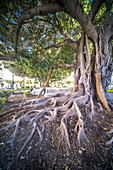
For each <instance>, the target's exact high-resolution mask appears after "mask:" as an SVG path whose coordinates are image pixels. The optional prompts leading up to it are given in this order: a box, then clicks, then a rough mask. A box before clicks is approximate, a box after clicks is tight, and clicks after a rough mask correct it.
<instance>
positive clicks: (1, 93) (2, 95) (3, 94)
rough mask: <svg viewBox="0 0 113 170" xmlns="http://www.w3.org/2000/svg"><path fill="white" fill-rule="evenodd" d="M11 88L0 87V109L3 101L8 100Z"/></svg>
mask: <svg viewBox="0 0 113 170" xmlns="http://www.w3.org/2000/svg"><path fill="white" fill-rule="evenodd" d="M12 92H13V90H10V89H0V109H2V110H3V105H4V103H5V102H6V101H7V100H8V98H9V97H10V95H11V94H12Z"/></svg>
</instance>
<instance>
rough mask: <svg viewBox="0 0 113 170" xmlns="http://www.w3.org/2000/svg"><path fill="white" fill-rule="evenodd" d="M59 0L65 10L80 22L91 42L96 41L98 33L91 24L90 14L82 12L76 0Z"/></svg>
mask: <svg viewBox="0 0 113 170" xmlns="http://www.w3.org/2000/svg"><path fill="white" fill-rule="evenodd" d="M60 2H61V3H62V4H63V5H64V7H65V11H66V12H67V13H68V14H70V15H71V16H72V17H73V18H74V19H76V20H77V21H78V22H79V23H80V25H81V27H82V28H83V30H84V31H85V32H86V33H87V35H88V37H89V38H90V39H91V40H92V41H93V42H97V39H98V34H97V32H96V30H95V27H94V25H93V24H92V21H91V19H90V16H88V15H87V14H86V13H85V12H84V10H83V8H82V6H81V5H80V4H79V2H78V0H60Z"/></svg>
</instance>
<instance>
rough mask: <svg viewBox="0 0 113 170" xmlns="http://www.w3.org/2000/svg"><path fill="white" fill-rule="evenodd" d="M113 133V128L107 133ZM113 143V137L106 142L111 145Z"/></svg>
mask: <svg viewBox="0 0 113 170" xmlns="http://www.w3.org/2000/svg"><path fill="white" fill-rule="evenodd" d="M112 134H113V129H111V130H110V131H109V132H107V135H109V136H110V135H112ZM112 143H113V137H112V138H111V139H110V140H109V141H108V142H106V145H111V144H112Z"/></svg>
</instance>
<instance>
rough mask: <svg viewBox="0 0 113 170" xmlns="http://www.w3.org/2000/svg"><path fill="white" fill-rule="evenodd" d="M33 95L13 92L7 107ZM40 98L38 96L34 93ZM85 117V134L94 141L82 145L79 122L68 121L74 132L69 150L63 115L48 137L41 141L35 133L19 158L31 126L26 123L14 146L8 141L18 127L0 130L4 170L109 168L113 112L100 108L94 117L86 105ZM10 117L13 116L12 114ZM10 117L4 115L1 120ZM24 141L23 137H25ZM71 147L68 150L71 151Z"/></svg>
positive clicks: (111, 165)
mask: <svg viewBox="0 0 113 170" xmlns="http://www.w3.org/2000/svg"><path fill="white" fill-rule="evenodd" d="M30 98H32V97H23V95H22V94H18V95H17V94H16V95H12V96H11V97H10V99H9V100H8V101H7V102H6V104H5V106H4V109H5V110H7V109H10V108H12V105H14V104H17V103H21V102H22V101H26V100H29V99H30ZM34 98H36V96H34ZM81 112H82V113H84V114H83V118H84V122H85V124H84V127H85V133H86V135H87V137H88V139H89V141H90V143H87V141H85V140H84V141H83V142H82V146H81V148H79V147H78V143H77V136H76V134H75V132H74V130H73V129H74V126H75V121H76V120H73V119H71V118H70V119H69V120H68V124H67V126H68V131H69V135H70V143H71V150H68V148H67V149H66V145H65V142H63V143H62V142H61V139H60V133H59V131H58V127H59V125H60V120H61V118H60V116H58V117H57V119H56V120H55V121H53V122H52V123H48V124H47V125H46V129H45V132H44V139H43V141H42V142H41V143H40V141H39V136H38V134H37V133H35V135H34V136H33V138H32V139H31V141H30V142H29V144H28V145H27V146H26V147H25V149H24V152H23V153H22V154H21V156H20V158H19V160H16V156H17V154H18V152H19V150H20V149H21V147H22V146H23V142H25V140H26V138H27V136H29V134H30V130H31V127H30V126H28V125H26V124H24V125H22V127H23V128H24V130H23V133H20V134H18V136H17V137H16V142H15V144H14V145H13V146H10V144H9V143H8V142H7V141H9V139H10V137H11V135H12V134H13V132H14V128H9V129H6V130H4V131H2V132H1V131H0V170H17V169H18V170H27V169H28V170H42V169H44V170H46V169H47V170H53V169H55V170H63V169H65V170H68V169H70V170H71V169H72V170H74V169H75V170H79V169H80V170H102V169H105V167H106V165H107V162H108V160H109V155H110V152H111V149H112V147H113V145H106V142H107V141H108V140H110V139H111V137H112V136H113V134H112V136H108V135H107V132H108V131H109V130H110V129H111V128H113V115H108V114H107V113H106V112H105V111H98V110H97V109H96V113H97V114H96V115H95V117H94V118H93V119H92V120H90V119H89V117H88V113H86V112H85V107H84V108H82V110H81ZM9 117H10V115H9ZM6 120H8V117H7V118H6V119H5V118H4V117H3V115H1V116H0V122H3V121H6ZM22 138H23V140H22V142H21V140H20V139H22ZM67 150H68V152H67ZM107 169H113V155H112V156H111V159H110V162H109V165H108V168H107Z"/></svg>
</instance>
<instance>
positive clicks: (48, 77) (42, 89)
mask: <svg viewBox="0 0 113 170" xmlns="http://www.w3.org/2000/svg"><path fill="white" fill-rule="evenodd" d="M52 71H53V68H52V67H51V69H50V73H49V75H48V78H47V80H46V82H45V84H44V87H43V88H42V90H41V92H40V93H39V95H38V97H40V96H41V94H42V92H43V91H44V89H45V87H46V86H47V83H48V81H49V79H50V77H51V74H52Z"/></svg>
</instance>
